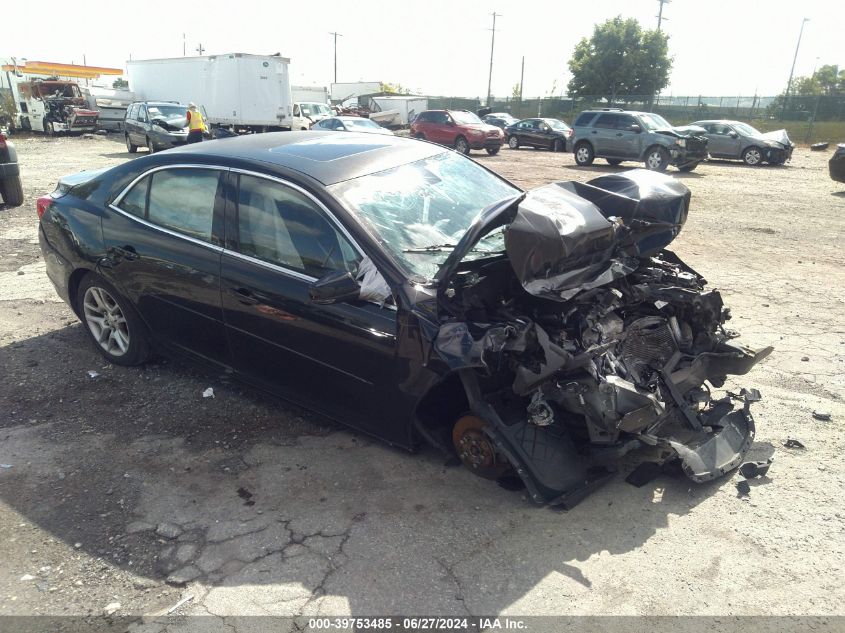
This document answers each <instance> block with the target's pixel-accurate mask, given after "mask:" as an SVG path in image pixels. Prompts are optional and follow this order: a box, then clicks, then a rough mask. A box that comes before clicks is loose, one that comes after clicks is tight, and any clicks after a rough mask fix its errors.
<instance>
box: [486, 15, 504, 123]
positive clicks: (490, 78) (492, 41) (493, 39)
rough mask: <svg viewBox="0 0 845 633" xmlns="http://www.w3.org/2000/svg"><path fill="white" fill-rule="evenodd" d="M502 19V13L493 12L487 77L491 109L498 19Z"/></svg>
mask: <svg viewBox="0 0 845 633" xmlns="http://www.w3.org/2000/svg"><path fill="white" fill-rule="evenodd" d="M497 17H502V15H501V14H500V13H496V12H495V11H494V12H493V36H492V37H491V38H490V74H489V75H488V77H487V104H486V105H487V107H488V108H489V107H490V98H491V96H492V95H491V88H492V86H493V47H495V46H496V18H497Z"/></svg>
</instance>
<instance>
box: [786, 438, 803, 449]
mask: <svg viewBox="0 0 845 633" xmlns="http://www.w3.org/2000/svg"><path fill="white" fill-rule="evenodd" d="M783 445H784V447H785V448H807V447H806V446H804V445H803V444H802V443H801V442H799V441H798V440H795V439H792V438H791V437H790V438H787V439H786V440H784V442H783Z"/></svg>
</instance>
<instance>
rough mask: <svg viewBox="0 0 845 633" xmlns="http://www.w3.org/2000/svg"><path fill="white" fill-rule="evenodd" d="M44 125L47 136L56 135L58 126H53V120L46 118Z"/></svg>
mask: <svg viewBox="0 0 845 633" xmlns="http://www.w3.org/2000/svg"><path fill="white" fill-rule="evenodd" d="M42 125H43V127H44V134H46V135H47V136H55V135H56V128H54V127H53V122H52V121H48V120H47V119H44V121H43V122H42Z"/></svg>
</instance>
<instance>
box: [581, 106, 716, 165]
mask: <svg viewBox="0 0 845 633" xmlns="http://www.w3.org/2000/svg"><path fill="white" fill-rule="evenodd" d="M572 130H573V136H572V141H571V145H570V147H572V151H573V153H574V154H575V162H576V163H578V164H579V165H581V166H586V165H590V164H592V162H593V160H594V159H595V158H604V159H607V162H608V163H610V164H611V165H618V164H619V163H621V162H622V161H625V160H633V161H638V162H639V161H642V162H644V163H645V166H646V168H648V169H653V170H656V171H666V168H667V167H669V165H674V166H675V167H677V168H678V169H680V170H681V171H692V170H693V169H695V168H696V167H697V166H698V163H700V162H701V161H703V160H705V159H707V157H708V155H707V137H706V136H704V130H703V129H702V128H698V127H695V126H687V127H673V126H672V125H671V124H670V123H669V122H668V121H667V120H666V119H664V118H663V117H662V116H660V115H659V114H653V113H651V112H632V111H628V110H620V109H611V108H606V109H603V110H586V111H584V112H582V113H581V114H580V115H578V118H577V119H575V123H574V124H573V125H572Z"/></svg>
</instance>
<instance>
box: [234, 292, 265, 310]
mask: <svg viewBox="0 0 845 633" xmlns="http://www.w3.org/2000/svg"><path fill="white" fill-rule="evenodd" d="M229 292H230V293H231V294H232V295H234V296H235V298H236V299H237V300H238V302H240V303H242V304H244V305H246V306H252V305H255V304H257V303H260V301H261V300H260V299H259V298H258V297H256V296H255V295H254V294H252V292H251V291H250V290H249V289H248V288H229Z"/></svg>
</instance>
